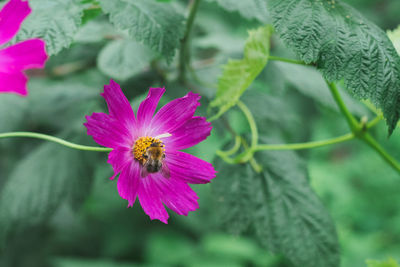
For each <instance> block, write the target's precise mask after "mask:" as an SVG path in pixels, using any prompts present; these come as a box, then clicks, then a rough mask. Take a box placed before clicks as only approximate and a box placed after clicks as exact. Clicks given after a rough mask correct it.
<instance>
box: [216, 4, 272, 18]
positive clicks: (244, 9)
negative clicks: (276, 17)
mask: <svg viewBox="0 0 400 267" xmlns="http://www.w3.org/2000/svg"><path fill="white" fill-rule="evenodd" d="M208 1H209V2H216V3H217V4H218V5H219V6H220V7H222V8H224V9H226V10H227V11H230V12H233V11H236V12H239V14H240V15H241V16H242V17H244V18H247V19H256V20H258V21H260V22H264V23H265V22H267V17H268V11H267V2H266V1H265V0H247V1H237V0H208Z"/></svg>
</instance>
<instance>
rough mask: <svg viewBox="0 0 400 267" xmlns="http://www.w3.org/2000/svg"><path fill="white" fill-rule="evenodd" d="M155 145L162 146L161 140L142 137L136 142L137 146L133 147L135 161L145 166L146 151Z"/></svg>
mask: <svg viewBox="0 0 400 267" xmlns="http://www.w3.org/2000/svg"><path fill="white" fill-rule="evenodd" d="M154 143H158V144H162V142H161V141H160V139H157V138H154V137H150V136H145V137H140V138H139V139H138V140H136V142H135V145H134V146H133V156H134V157H135V159H137V160H138V161H139V162H140V163H141V164H144V162H145V158H144V156H145V154H146V150H147V149H148V148H149V147H150V146H151V145H152V144H154Z"/></svg>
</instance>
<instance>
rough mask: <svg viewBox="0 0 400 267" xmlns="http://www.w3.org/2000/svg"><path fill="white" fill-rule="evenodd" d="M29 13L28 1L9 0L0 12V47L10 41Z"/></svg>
mask: <svg viewBox="0 0 400 267" xmlns="http://www.w3.org/2000/svg"><path fill="white" fill-rule="evenodd" d="M29 13H31V9H30V7H29V4H28V1H22V0H10V1H9V2H8V3H7V4H6V5H5V6H4V7H3V9H2V10H1V11H0V45H2V44H4V43H7V42H8V41H10V40H11V39H12V38H13V37H14V36H15V35H16V34H17V32H18V30H19V28H20V27H21V23H22V21H23V20H24V19H25V18H26V17H27V16H28V15H29Z"/></svg>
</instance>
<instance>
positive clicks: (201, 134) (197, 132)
mask: <svg viewBox="0 0 400 267" xmlns="http://www.w3.org/2000/svg"><path fill="white" fill-rule="evenodd" d="M211 129H212V126H211V123H209V122H207V121H206V118H204V117H193V118H191V119H189V120H188V121H186V122H185V123H184V124H183V125H182V126H181V127H179V128H178V129H176V130H175V131H173V132H172V133H171V135H172V136H170V137H167V138H164V139H163V142H164V144H165V145H166V146H167V147H168V148H170V149H176V150H181V149H185V148H188V147H191V146H194V145H197V144H198V143H200V142H201V141H203V140H205V139H206V138H207V137H208V136H209V135H210V132H211Z"/></svg>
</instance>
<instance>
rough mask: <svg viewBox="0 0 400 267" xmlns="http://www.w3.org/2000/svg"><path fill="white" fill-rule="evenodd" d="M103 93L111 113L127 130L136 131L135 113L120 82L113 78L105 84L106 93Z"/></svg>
mask: <svg viewBox="0 0 400 267" xmlns="http://www.w3.org/2000/svg"><path fill="white" fill-rule="evenodd" d="M101 95H102V96H103V97H104V99H105V100H106V102H107V106H108V110H109V112H110V115H111V116H112V117H114V118H115V119H117V120H118V121H119V122H120V123H122V124H123V125H124V127H125V128H126V129H127V130H129V131H131V132H132V131H134V128H135V125H136V122H135V114H134V113H133V110H132V107H131V104H130V103H129V101H128V99H127V98H126V97H125V95H124V93H123V92H122V90H121V87H120V86H119V84H118V83H116V82H114V81H113V80H111V81H110V84H109V85H104V93H102V94H101Z"/></svg>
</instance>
